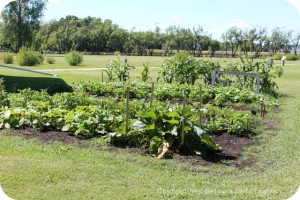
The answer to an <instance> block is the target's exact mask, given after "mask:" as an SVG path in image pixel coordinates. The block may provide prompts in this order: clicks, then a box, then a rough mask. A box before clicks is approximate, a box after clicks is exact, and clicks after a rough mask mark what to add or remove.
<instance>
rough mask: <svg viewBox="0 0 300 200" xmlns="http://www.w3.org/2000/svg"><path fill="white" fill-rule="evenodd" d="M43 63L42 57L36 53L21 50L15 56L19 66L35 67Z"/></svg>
mask: <svg viewBox="0 0 300 200" xmlns="http://www.w3.org/2000/svg"><path fill="white" fill-rule="evenodd" d="M43 61H44V56H43V55H42V54H41V53H40V52H38V51H33V50H29V49H26V48H21V49H20V51H19V53H18V54H17V63H18V64H19V65H21V66H35V65H39V64H42V63H43Z"/></svg>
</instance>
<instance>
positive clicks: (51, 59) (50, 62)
mask: <svg viewBox="0 0 300 200" xmlns="http://www.w3.org/2000/svg"><path fill="white" fill-rule="evenodd" d="M46 62H47V63H48V64H50V65H52V64H54V63H55V62H56V60H55V58H52V57H48V58H47V59H46Z"/></svg>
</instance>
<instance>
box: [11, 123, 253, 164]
mask: <svg viewBox="0 0 300 200" xmlns="http://www.w3.org/2000/svg"><path fill="white" fill-rule="evenodd" d="M14 135H17V136H22V137H24V138H26V139H32V138H37V139H39V140H40V141H41V142H42V143H45V144H51V143H53V142H61V143H63V144H66V145H67V144H75V145H78V146H79V147H82V148H88V147H90V145H88V144H87V143H86V142H85V140H84V139H83V138H78V137H75V136H74V134H71V133H65V132H61V131H47V132H42V131H39V130H36V129H32V128H27V129H23V130H16V131H15V133H14ZM211 137H212V139H213V140H214V142H216V143H217V144H219V145H220V146H221V147H222V149H223V151H222V152H220V153H214V154H210V155H208V156H207V157H206V158H202V157H200V156H186V155H178V154H174V155H173V158H174V159H175V160H176V161H178V162H188V163H190V164H192V165H193V166H210V165H212V164H222V165H227V166H235V167H237V168H245V167H249V166H252V165H253V164H254V163H255V160H253V159H248V160H241V158H242V154H243V151H244V150H245V149H246V148H247V147H249V146H252V145H257V144H258V141H257V140H255V139H251V138H247V137H239V136H236V135H231V134H228V133H221V134H218V135H212V136H211ZM101 150H105V151H109V152H112V153H122V152H124V151H126V152H129V153H133V154H135V153H137V154H144V153H145V152H144V151H143V150H141V149H136V148H130V149H123V148H117V147H108V148H103V149H102V148H101Z"/></svg>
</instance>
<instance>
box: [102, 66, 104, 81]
mask: <svg viewBox="0 0 300 200" xmlns="http://www.w3.org/2000/svg"><path fill="white" fill-rule="evenodd" d="M103 82H104V74H103V69H102V83H103Z"/></svg>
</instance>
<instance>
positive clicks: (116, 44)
mask: <svg viewBox="0 0 300 200" xmlns="http://www.w3.org/2000/svg"><path fill="white" fill-rule="evenodd" d="M127 36H128V34H127V31H126V30H124V29H116V30H115V31H113V32H112V33H111V34H110V36H109V39H108V41H107V47H108V48H109V50H112V51H119V52H121V53H122V52H124V44H125V41H126V40H127Z"/></svg>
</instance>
